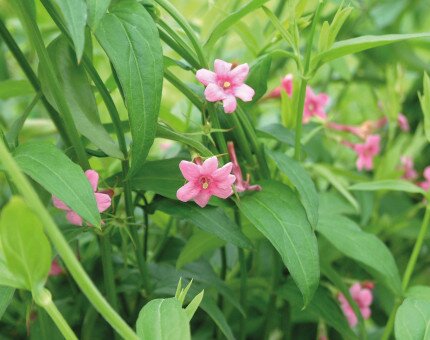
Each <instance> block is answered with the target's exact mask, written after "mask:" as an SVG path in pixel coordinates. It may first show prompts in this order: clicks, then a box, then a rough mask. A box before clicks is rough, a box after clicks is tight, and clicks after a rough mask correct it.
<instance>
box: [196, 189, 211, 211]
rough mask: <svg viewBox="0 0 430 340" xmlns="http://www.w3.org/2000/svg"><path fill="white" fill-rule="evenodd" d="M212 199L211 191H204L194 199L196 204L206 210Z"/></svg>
mask: <svg viewBox="0 0 430 340" xmlns="http://www.w3.org/2000/svg"><path fill="white" fill-rule="evenodd" d="M210 198H211V193H210V192H209V190H202V191H200V194H198V195H197V196H196V197H194V202H196V203H197V204H198V205H199V206H200V207H201V208H204V207H205V206H206V205H207V204H208V202H209V199H210Z"/></svg>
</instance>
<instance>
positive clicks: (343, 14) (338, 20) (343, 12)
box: [327, 7, 352, 48]
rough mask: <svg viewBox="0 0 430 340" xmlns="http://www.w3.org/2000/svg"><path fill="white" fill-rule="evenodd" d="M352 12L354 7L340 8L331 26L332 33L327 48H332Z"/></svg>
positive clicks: (328, 38)
mask: <svg viewBox="0 0 430 340" xmlns="http://www.w3.org/2000/svg"><path fill="white" fill-rule="evenodd" d="M351 12H352V7H346V8H342V7H339V9H338V10H337V12H336V14H335V16H334V18H333V21H332V22H331V24H330V31H329V34H328V37H327V48H329V47H332V45H333V43H334V41H335V40H336V37H337V35H338V34H339V31H340V29H341V28H342V26H343V24H344V23H345V21H346V19H348V17H349V15H350V14H351Z"/></svg>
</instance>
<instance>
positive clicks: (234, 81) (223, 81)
mask: <svg viewBox="0 0 430 340" xmlns="http://www.w3.org/2000/svg"><path fill="white" fill-rule="evenodd" d="M232 66H233V65H232V64H230V63H227V62H225V61H223V60H220V59H216V60H215V63H214V69H215V72H212V71H209V70H206V69H201V70H198V71H197V73H196V77H197V80H198V81H199V82H201V83H202V84H203V85H205V86H206V90H205V97H206V99H207V100H208V101H210V102H217V101H222V102H223V106H224V111H225V113H232V112H234V111H235V110H236V106H237V102H236V98H240V99H242V100H243V101H244V102H249V101H251V100H252V97H254V94H255V91H254V90H253V89H252V88H251V87H250V86H248V85H246V84H244V81H245V79H246V77H247V76H248V73H249V66H248V64H242V65H238V66H236V67H235V68H233V69H232Z"/></svg>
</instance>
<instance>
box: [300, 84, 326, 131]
mask: <svg viewBox="0 0 430 340" xmlns="http://www.w3.org/2000/svg"><path fill="white" fill-rule="evenodd" d="M329 100H330V97H329V96H328V94H326V93H319V94H316V93H315V92H314V91H313V90H312V88H311V87H310V86H308V87H306V98H305V107H304V110H303V123H305V124H306V123H308V122H309V121H310V119H311V118H312V117H319V118H321V119H326V118H327V113H326V112H325V107H326V105H327V104H328V102H329Z"/></svg>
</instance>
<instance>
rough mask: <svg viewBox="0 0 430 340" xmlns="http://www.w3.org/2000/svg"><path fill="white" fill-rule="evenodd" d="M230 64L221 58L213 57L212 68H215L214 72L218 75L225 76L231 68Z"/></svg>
mask: <svg viewBox="0 0 430 340" xmlns="http://www.w3.org/2000/svg"><path fill="white" fill-rule="evenodd" d="M231 66H232V65H231V64H230V63H228V62H226V61H224V60H221V59H215V62H214V69H215V73H216V75H217V76H218V77H225V76H227V75H228V73H229V72H230V70H231Z"/></svg>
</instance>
